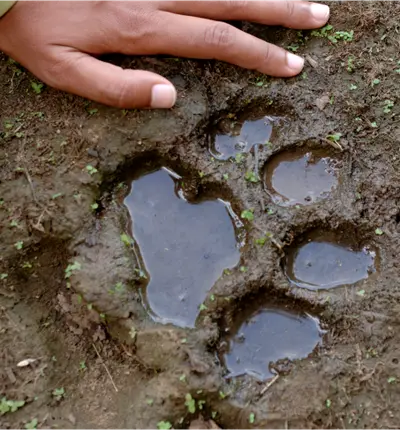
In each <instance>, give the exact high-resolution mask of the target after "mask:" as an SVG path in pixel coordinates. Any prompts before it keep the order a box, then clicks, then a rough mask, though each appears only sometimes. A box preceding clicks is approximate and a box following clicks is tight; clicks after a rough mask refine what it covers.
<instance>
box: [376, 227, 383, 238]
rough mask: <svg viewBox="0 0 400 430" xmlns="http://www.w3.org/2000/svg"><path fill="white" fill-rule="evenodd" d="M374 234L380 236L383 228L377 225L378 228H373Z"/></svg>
mask: <svg viewBox="0 0 400 430" xmlns="http://www.w3.org/2000/svg"><path fill="white" fill-rule="evenodd" d="M375 234H376V235H378V236H382V234H383V230H382V229H381V228H379V227H378V228H376V229H375Z"/></svg>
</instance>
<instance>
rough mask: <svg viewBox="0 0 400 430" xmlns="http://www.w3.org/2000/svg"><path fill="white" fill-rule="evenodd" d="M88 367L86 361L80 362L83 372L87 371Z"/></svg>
mask: <svg viewBox="0 0 400 430" xmlns="http://www.w3.org/2000/svg"><path fill="white" fill-rule="evenodd" d="M86 369H87V367H86V363H85V361H81V362H80V363H79V370H80V371H81V372H83V371H85V370H86Z"/></svg>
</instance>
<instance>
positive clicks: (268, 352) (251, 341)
mask: <svg viewBox="0 0 400 430" xmlns="http://www.w3.org/2000/svg"><path fill="white" fill-rule="evenodd" d="M243 317H244V318H243ZM230 332H231V335H230V336H229V337H228V338H227V340H226V343H227V352H226V353H225V354H224V356H223V361H224V363H225V365H226V367H227V369H228V370H229V372H230V373H229V376H239V375H242V374H245V373H247V374H251V375H253V376H255V377H257V378H259V379H266V378H268V377H270V376H272V375H273V373H272V372H271V371H270V369H269V363H270V362H274V361H277V360H280V359H284V358H288V359H290V360H294V359H300V358H305V357H307V356H308V354H310V353H311V352H312V351H313V349H314V348H315V347H316V346H317V345H318V343H319V342H321V340H322V334H323V332H322V331H321V329H320V327H319V322H318V320H317V319H316V318H313V317H311V316H309V315H307V314H305V313H303V312H296V311H293V310H288V309H285V308H282V307H279V306H267V307H265V308H261V309H259V310H257V311H255V312H253V313H251V314H248V315H244V316H242V318H239V319H238V325H237V326H236V327H231V329H230Z"/></svg>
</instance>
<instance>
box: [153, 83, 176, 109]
mask: <svg viewBox="0 0 400 430" xmlns="http://www.w3.org/2000/svg"><path fill="white" fill-rule="evenodd" d="M175 101H176V90H175V88H174V87H173V86H172V85H168V84H157V85H154V86H153V88H152V89H151V102H150V106H151V107H152V108H158V109H168V108H171V107H172V106H173V105H174V104H175Z"/></svg>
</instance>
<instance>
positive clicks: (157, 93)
mask: <svg viewBox="0 0 400 430" xmlns="http://www.w3.org/2000/svg"><path fill="white" fill-rule="evenodd" d="M60 70H61V72H60V73H56V74H55V78H54V77H53V78H51V79H50V81H51V80H52V82H50V84H51V85H52V86H54V87H56V88H58V89H61V90H64V91H68V92H71V93H74V94H77V95H79V96H82V97H86V98H88V99H91V100H94V101H97V102H99V103H103V104H106V105H109V106H115V107H119V108H125V109H133V108H146V107H151V108H170V107H172V106H173V105H174V104H175V100H176V90H175V88H174V86H173V85H172V84H171V83H170V82H169V81H168V80H166V79H165V78H163V77H161V76H159V75H157V74H155V73H152V72H146V71H143V70H124V69H121V68H120V67H117V66H114V65H112V64H108V63H104V62H103V61H100V60H97V59H95V58H93V57H91V56H89V55H86V54H82V53H80V52H75V51H73V52H71V53H67V55H66V57H65V60H64V61H62V63H60Z"/></svg>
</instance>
